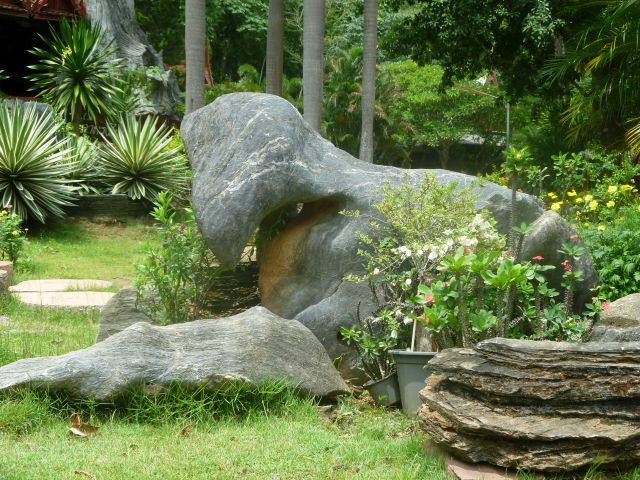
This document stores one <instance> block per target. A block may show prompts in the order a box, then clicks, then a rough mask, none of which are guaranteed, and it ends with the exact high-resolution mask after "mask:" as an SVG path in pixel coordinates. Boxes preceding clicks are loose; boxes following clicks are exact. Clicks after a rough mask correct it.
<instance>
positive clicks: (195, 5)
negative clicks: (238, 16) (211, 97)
mask: <svg viewBox="0 0 640 480" xmlns="http://www.w3.org/2000/svg"><path fill="white" fill-rule="evenodd" d="M205 13H206V8H205V0H186V2H185V25H184V28H185V35H184V44H185V50H186V52H185V53H186V60H187V82H186V83H187V95H186V105H185V107H186V112H187V113H191V112H193V111H194V110H197V109H198V108H200V107H203V106H204V59H205V42H206V37H205V23H206V20H205Z"/></svg>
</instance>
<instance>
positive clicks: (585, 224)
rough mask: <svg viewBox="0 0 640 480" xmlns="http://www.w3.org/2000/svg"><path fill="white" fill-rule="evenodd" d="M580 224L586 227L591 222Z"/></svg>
mask: <svg viewBox="0 0 640 480" xmlns="http://www.w3.org/2000/svg"><path fill="white" fill-rule="evenodd" d="M582 225H584V226H585V227H588V226H589V225H591V224H590V223H589V222H584V223H583V224H582Z"/></svg>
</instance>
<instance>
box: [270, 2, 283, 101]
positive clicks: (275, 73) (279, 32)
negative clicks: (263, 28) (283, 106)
mask: <svg viewBox="0 0 640 480" xmlns="http://www.w3.org/2000/svg"><path fill="white" fill-rule="evenodd" d="M283 42H284V0H269V24H268V27H267V93H271V94H273V95H280V96H282V66H283V63H284V45H283Z"/></svg>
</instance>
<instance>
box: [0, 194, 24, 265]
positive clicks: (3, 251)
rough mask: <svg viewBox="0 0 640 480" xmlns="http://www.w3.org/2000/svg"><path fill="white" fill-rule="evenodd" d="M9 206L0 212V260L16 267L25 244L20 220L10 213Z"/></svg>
mask: <svg viewBox="0 0 640 480" xmlns="http://www.w3.org/2000/svg"><path fill="white" fill-rule="evenodd" d="M9 208H10V206H6V207H5V209H1V210H0V258H2V259H3V260H9V261H10V262H13V263H14V265H17V263H18V258H20V256H21V254H22V251H23V250H24V247H25V246H26V244H27V239H26V238H25V230H24V229H23V228H22V218H20V217H19V216H18V215H17V214H15V213H11V212H10V210H9Z"/></svg>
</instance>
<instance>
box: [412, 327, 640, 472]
mask: <svg viewBox="0 0 640 480" xmlns="http://www.w3.org/2000/svg"><path fill="white" fill-rule="evenodd" d="M429 368H430V369H431V370H432V376H431V377H430V378H429V380H428V381H427V387H426V388H425V389H423V390H422V391H421V393H420V394H421V397H422V399H423V406H422V408H421V409H420V411H419V417H420V424H421V426H422V428H423V429H424V430H425V431H426V432H427V433H428V434H429V435H430V436H431V438H432V439H433V440H434V441H435V442H436V443H437V444H439V445H441V446H442V447H444V448H445V449H447V450H448V451H450V452H451V453H452V454H453V455H455V456H457V457H460V458H462V459H464V460H466V461H471V462H488V463H491V464H494V465H499V466H502V467H509V468H522V469H531V470H540V471H572V470H577V469H580V468H584V467H587V466H588V465H590V464H591V463H593V462H596V461H598V462H602V463H603V464H604V465H605V466H616V467H624V466H626V465H630V464H634V463H637V462H638V461H639V460H640V342H634V343H624V344H623V343H586V344H569V343H563V342H535V341H529V340H511V339H503V338H495V339H490V340H486V341H484V342H481V343H479V344H478V345H477V346H476V347H475V348H473V349H460V348H457V349H450V350H445V351H443V352H441V353H440V354H438V355H437V356H436V357H435V358H434V359H433V360H431V362H430V363H429Z"/></svg>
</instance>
